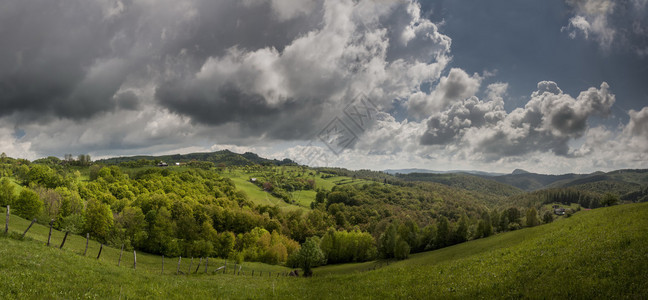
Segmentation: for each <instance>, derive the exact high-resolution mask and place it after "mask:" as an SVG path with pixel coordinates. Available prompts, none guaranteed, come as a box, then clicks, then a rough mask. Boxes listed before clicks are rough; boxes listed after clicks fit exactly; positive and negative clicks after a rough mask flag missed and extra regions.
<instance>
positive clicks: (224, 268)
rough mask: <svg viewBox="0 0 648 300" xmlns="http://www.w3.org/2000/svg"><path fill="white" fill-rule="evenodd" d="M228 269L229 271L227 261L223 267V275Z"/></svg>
mask: <svg viewBox="0 0 648 300" xmlns="http://www.w3.org/2000/svg"><path fill="white" fill-rule="evenodd" d="M226 269H227V261H225V265H224V266H223V274H225V270H226Z"/></svg>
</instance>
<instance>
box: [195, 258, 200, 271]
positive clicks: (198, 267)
mask: <svg viewBox="0 0 648 300" xmlns="http://www.w3.org/2000/svg"><path fill="white" fill-rule="evenodd" d="M201 264H202V257H201V258H200V260H199V261H198V266H197V267H196V271H195V272H194V273H198V269H200V265H201Z"/></svg>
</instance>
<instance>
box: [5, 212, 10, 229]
mask: <svg viewBox="0 0 648 300" xmlns="http://www.w3.org/2000/svg"><path fill="white" fill-rule="evenodd" d="M7 233H9V205H7V219H6V221H5V234H7Z"/></svg>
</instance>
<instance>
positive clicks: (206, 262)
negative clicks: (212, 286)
mask: <svg viewBox="0 0 648 300" xmlns="http://www.w3.org/2000/svg"><path fill="white" fill-rule="evenodd" d="M208 267H209V256H207V258H205V273H207V268H208Z"/></svg>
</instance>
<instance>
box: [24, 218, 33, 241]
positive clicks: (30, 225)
mask: <svg viewBox="0 0 648 300" xmlns="http://www.w3.org/2000/svg"><path fill="white" fill-rule="evenodd" d="M34 222H36V219H33V220H32V222H31V224H29V226H27V229H25V232H23V235H22V237H21V239H24V238H25V235H26V234H27V231H29V228H31V227H32V225H34Z"/></svg>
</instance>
